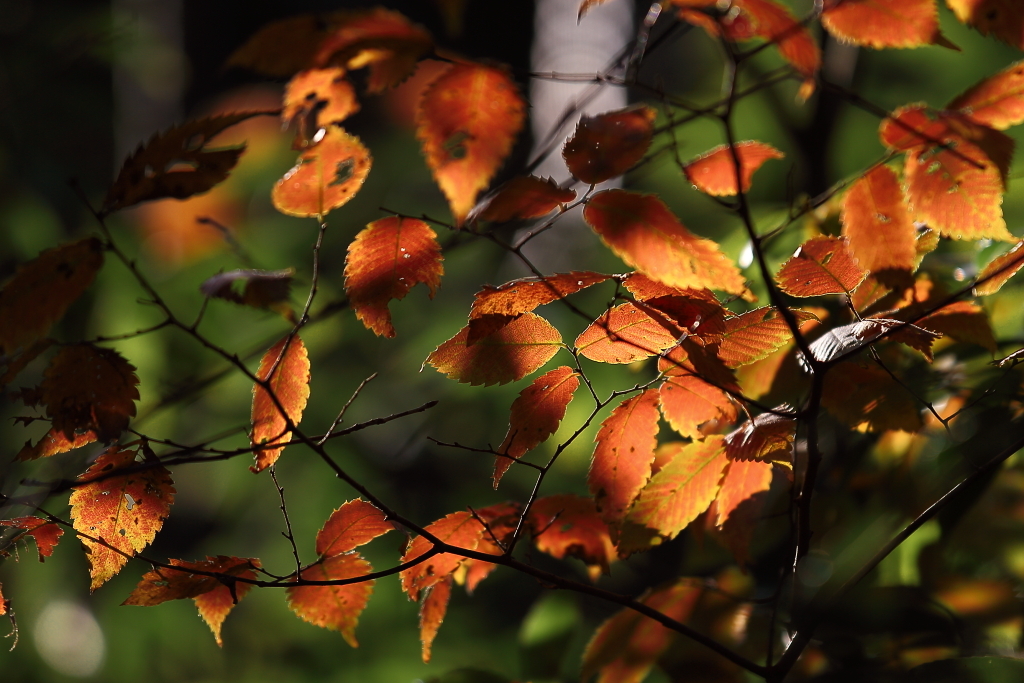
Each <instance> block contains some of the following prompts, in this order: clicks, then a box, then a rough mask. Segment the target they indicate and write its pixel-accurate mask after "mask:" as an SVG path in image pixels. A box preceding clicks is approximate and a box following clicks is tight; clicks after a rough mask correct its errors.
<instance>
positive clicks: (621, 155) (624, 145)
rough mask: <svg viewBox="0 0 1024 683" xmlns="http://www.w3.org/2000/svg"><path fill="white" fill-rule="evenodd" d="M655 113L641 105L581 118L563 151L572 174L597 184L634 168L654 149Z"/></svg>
mask: <svg viewBox="0 0 1024 683" xmlns="http://www.w3.org/2000/svg"><path fill="white" fill-rule="evenodd" d="M654 117H655V112H654V110H653V109H651V108H650V107H647V106H645V105H637V106H633V107H628V108H626V109H619V110H617V111H610V112H605V113H604V114H599V115H597V116H586V115H584V116H583V117H582V118H580V122H579V124H577V126H576V132H575V133H573V136H572V137H571V138H569V139H568V140H567V141H566V143H565V147H564V148H563V149H562V157H563V158H565V163H566V165H567V166H568V167H569V172H570V173H572V174H573V176H575V177H576V178H577V179H579V180H581V181H582V182H584V183H589V184H591V185H596V184H597V183H603V182H604V181H606V180H611V179H612V178H615V177H616V176H620V175H622V174H623V173H625V172H626V171H628V170H629V169H630V168H632V167H633V166H634V165H635V164H636V163H637V162H638V161H640V159H642V158H643V156H644V154H645V153H646V152H647V148H648V147H650V146H651V136H652V134H653V132H654Z"/></svg>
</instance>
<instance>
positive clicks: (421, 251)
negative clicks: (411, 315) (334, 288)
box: [345, 216, 444, 337]
mask: <svg viewBox="0 0 1024 683" xmlns="http://www.w3.org/2000/svg"><path fill="white" fill-rule="evenodd" d="M443 260H444V257H443V256H441V246H440V245H439V244H438V243H437V234H436V233H435V232H434V231H433V230H431V229H430V226H428V225H427V224H426V223H424V222H423V221H421V220H417V219H415V218H403V217H401V216H391V217H388V218H382V219H380V220H377V221H374V222H372V223H370V224H369V225H367V226H366V228H365V229H363V230H362V231H360V232H359V234H358V235H356V238H355V239H354V240H353V241H352V242H351V243H350V244H349V246H348V256H347V257H346V258H345V292H346V293H347V294H348V297H349V302H350V303H351V304H352V308H353V310H354V311H355V313H356V317H357V318H359V320H360V321H362V323H363V324H364V325H365V326H366V327H367V329H369V330H372V331H373V332H374V333H375V334H377V335H379V336H384V337H394V336H395V328H394V325H392V323H391V313H390V312H389V311H388V302H390V301H391V300H392V299H395V300H402V299H404V298H405V296H406V294H408V293H409V291H410V290H411V289H412V288H413V287H415V286H416V285H417V284H419V283H421V282H422V283H423V284H425V285H427V289H428V291H429V294H430V298H431V299H433V298H434V293H435V292H436V291H437V288H438V287H439V286H440V285H441V276H442V275H443V274H444V267H443V266H442V265H441V262H442V261H443Z"/></svg>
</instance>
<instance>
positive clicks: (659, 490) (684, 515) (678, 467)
mask: <svg viewBox="0 0 1024 683" xmlns="http://www.w3.org/2000/svg"><path fill="white" fill-rule="evenodd" d="M727 462H728V460H727V458H726V455H725V440H724V438H723V437H721V436H718V435H714V436H709V437H707V439H705V440H704V441H694V442H693V443H690V444H688V445H686V446H683V447H682V448H680V449H679V452H678V453H676V455H675V457H673V458H672V460H671V461H670V462H669V463H668V464H667V465H665V466H664V467H662V468H661V470H660V471H659V472H658V473H657V474H655V475H654V476H653V477H651V480H650V481H649V482H647V485H646V486H644V487H643V490H642V491H640V496H639V497H638V498H637V500H636V503H634V504H633V507H632V509H631V510H630V511H629V520H630V521H631V522H635V523H637V524H642V525H644V526H646V527H647V528H649V529H654V530H656V531H657V532H658V533H659V534H660V535H662V536H664V537H666V538H675V536H676V535H677V534H678V533H679V532H680V531H682V530H683V529H685V528H686V527H687V526H688V525H689V524H690V522H692V521H693V520H695V519H697V516H698V515H700V514H701V513H702V512H704V511H705V510H707V509H708V506H709V505H711V501H713V500H714V499H715V496H717V495H718V490H719V488H720V485H721V481H722V473H723V472H724V471H725V466H726V463H727Z"/></svg>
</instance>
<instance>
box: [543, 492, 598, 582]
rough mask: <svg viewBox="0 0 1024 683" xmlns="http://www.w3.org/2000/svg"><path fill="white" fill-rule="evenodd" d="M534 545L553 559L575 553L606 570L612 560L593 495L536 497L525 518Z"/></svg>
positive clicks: (574, 555)
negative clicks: (585, 496)
mask: <svg viewBox="0 0 1024 683" xmlns="http://www.w3.org/2000/svg"><path fill="white" fill-rule="evenodd" d="M527 522H528V523H529V525H530V532H531V533H532V534H533V542H534V545H536V546H537V549H538V550H540V551H541V552H543V553H547V554H548V555H551V556H552V557H554V558H556V559H559V560H560V559H562V558H564V557H566V556H571V557H578V558H579V559H581V560H583V562H584V563H586V565H587V566H588V567H590V568H597V569H600V570H601V571H603V572H604V573H606V574H607V573H608V565H609V564H611V563H612V562H614V561H615V546H614V545H613V544H612V539H611V535H610V534H609V531H608V525H607V524H605V523H604V520H602V519H601V516H600V515H599V514H598V512H597V506H596V505H595V504H594V499H593V498H584V497H583V496H575V495H572V494H562V495H557V496H547V497H545V498H538V499H537V500H536V501H535V502H534V504H533V506H532V507H531V508H530V515H529V517H528V518H527Z"/></svg>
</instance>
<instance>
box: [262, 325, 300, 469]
mask: <svg viewBox="0 0 1024 683" xmlns="http://www.w3.org/2000/svg"><path fill="white" fill-rule="evenodd" d="M271 373H273V374H271ZM256 378H257V379H258V380H260V381H261V382H267V385H268V386H267V387H266V388H264V387H263V386H260V385H259V384H255V385H253V393H252V435H251V441H252V445H253V446H260V448H259V449H258V450H256V464H255V465H253V466H252V467H250V468H249V469H250V470H251V471H253V472H261V471H262V470H264V469H266V468H267V467H270V466H271V465H273V464H274V463H275V462H277V459H278V457H280V455H281V451H283V450H284V446H280V447H279V448H266V447H264V446H266V445H268V444H286V443H288V442H289V441H291V430H290V429H289V427H288V420H290V421H291V422H292V423H293V424H296V425H297V424H298V423H299V422H300V421H301V420H302V411H303V410H305V408H306V401H307V400H308V399H309V356H308V355H307V353H306V347H305V346H304V345H303V344H302V340H301V339H299V337H298V336H297V335H296V336H293V335H288V336H286V337H285V338H284V339H282V340H281V341H279V342H277V343H276V344H274V345H273V346H272V347H270V349H269V350H268V351H267V352H266V353H265V354H264V355H263V358H262V360H260V367H259V369H257V370H256ZM274 396H276V397H277V401H278V402H280V408H278V405H277V403H275V401H274V398H273V397H274ZM281 409H283V410H284V413H283V414H282V412H281ZM285 415H287V416H288V417H287V419H285Z"/></svg>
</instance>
